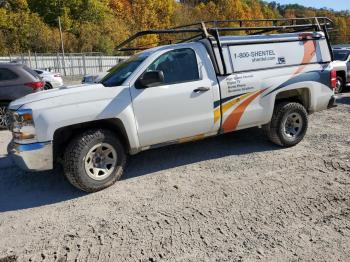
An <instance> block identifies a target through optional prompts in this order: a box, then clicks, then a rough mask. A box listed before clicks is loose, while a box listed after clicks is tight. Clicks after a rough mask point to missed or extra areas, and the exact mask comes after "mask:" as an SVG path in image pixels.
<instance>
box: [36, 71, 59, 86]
mask: <svg viewBox="0 0 350 262" xmlns="http://www.w3.org/2000/svg"><path fill="white" fill-rule="evenodd" d="M34 71H35V72H36V73H38V75H39V76H40V77H42V79H43V81H45V87H44V89H45V90H48V89H53V88H57V87H61V86H63V79H62V76H61V74H60V73H55V72H50V71H46V70H42V69H34Z"/></svg>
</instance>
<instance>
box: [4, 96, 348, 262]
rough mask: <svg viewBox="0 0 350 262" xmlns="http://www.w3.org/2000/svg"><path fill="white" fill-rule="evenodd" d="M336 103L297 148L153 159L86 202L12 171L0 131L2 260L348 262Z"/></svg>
mask: <svg viewBox="0 0 350 262" xmlns="http://www.w3.org/2000/svg"><path fill="white" fill-rule="evenodd" d="M338 102H339V107H337V108H334V109H332V110H328V111H324V112H320V113H317V114H314V115H312V116H311V117H310V128H309V131H308V134H307V137H306V138H305V140H304V141H303V142H302V143H301V144H299V145H298V146H296V147H294V148H289V149H281V148H279V147H276V146H274V145H271V144H270V143H269V142H267V141H266V139H265V137H264V135H263V134H262V132H261V130H260V129H249V130H245V131H240V132H236V133H233V134H228V135H224V136H220V137H217V138H210V139H207V140H204V141H200V142H196V143H188V144H182V145H178V146H172V147H167V148H161V149H157V150H151V151H148V152H143V153H141V154H139V155H137V156H134V157H132V158H130V159H129V160H130V161H129V165H128V168H127V170H126V174H125V177H124V179H123V180H122V181H120V182H119V183H117V184H116V185H114V186H112V187H111V188H108V189H106V190H104V191H101V192H98V193H94V194H89V195H88V194H84V193H81V192H79V191H77V190H75V189H74V188H73V187H72V186H70V185H69V184H68V182H67V181H66V180H65V179H64V177H63V176H62V174H53V173H40V174H39V173H36V174H34V173H33V174H29V173H23V172H22V171H20V170H18V169H17V168H15V167H14V166H12V164H11V161H10V160H9V159H8V157H7V156H6V152H5V149H6V145H7V143H8V141H9V138H10V135H9V133H8V132H4V131H3V132H0V212H1V213H0V236H1V237H0V261H5V258H7V261H11V259H14V258H15V257H17V258H18V261H60V262H62V261H163V260H167V261H168V260H171V261H174V260H176V261H255V260H260V261H349V257H350V245H349V243H350V162H349V157H350V147H349V145H350V118H349V113H350V94H346V95H344V96H342V97H341V98H340V99H339V100H338ZM1 258H4V259H3V260H1Z"/></svg>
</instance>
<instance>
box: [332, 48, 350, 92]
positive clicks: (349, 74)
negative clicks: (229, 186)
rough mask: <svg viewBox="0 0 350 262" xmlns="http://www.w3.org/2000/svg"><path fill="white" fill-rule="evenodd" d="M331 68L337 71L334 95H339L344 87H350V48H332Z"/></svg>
mask: <svg viewBox="0 0 350 262" xmlns="http://www.w3.org/2000/svg"><path fill="white" fill-rule="evenodd" d="M333 56H334V60H335V61H334V62H333V67H334V69H336V71H337V87H336V89H335V92H336V93H341V92H342V91H343V90H344V88H345V87H346V86H349V85H350V47H346V46H343V47H334V48H333Z"/></svg>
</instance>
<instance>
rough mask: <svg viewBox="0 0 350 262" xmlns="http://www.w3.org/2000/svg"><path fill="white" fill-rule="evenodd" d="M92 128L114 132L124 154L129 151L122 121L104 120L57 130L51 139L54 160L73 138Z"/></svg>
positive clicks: (61, 154) (59, 156) (60, 155)
mask: <svg viewBox="0 0 350 262" xmlns="http://www.w3.org/2000/svg"><path fill="white" fill-rule="evenodd" d="M93 128H102V129H108V130H110V131H112V132H114V133H115V134H116V135H117V136H118V137H119V139H120V141H121V143H122V144H123V146H124V148H125V150H126V152H129V151H130V144H129V140H128V136H127V133H126V130H125V128H124V125H123V123H122V121H121V120H120V119H104V120H97V121H91V122H86V123H81V124H76V125H71V126H66V127H62V128H59V129H57V130H56V131H55V133H54V137H53V150H54V159H56V160H57V159H60V158H62V156H63V153H64V150H65V148H66V145H67V144H68V143H70V141H71V140H72V138H73V137H75V136H76V135H78V134H80V133H81V132H83V131H84V130H88V129H93Z"/></svg>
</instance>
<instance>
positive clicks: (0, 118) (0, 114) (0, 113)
mask: <svg viewBox="0 0 350 262" xmlns="http://www.w3.org/2000/svg"><path fill="white" fill-rule="evenodd" d="M8 125H9V115H8V111H7V108H6V107H3V106H2V107H0V128H6V127H8Z"/></svg>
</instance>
